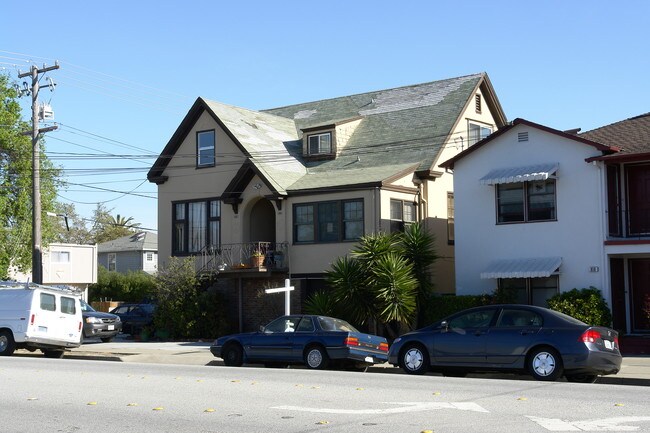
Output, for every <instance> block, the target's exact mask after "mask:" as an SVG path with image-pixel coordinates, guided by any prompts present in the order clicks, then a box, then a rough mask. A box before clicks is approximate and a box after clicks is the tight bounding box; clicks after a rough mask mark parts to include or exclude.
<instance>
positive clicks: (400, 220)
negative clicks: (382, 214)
mask: <svg viewBox="0 0 650 433" xmlns="http://www.w3.org/2000/svg"><path fill="white" fill-rule="evenodd" d="M416 220H417V212H416V206H415V203H413V202H411V201H405V200H396V199H391V200H390V232H391V233H395V232H402V231H404V227H406V225H408V224H411V223H414V222H415V221H416Z"/></svg>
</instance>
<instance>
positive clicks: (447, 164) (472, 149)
mask: <svg viewBox="0 0 650 433" xmlns="http://www.w3.org/2000/svg"><path fill="white" fill-rule="evenodd" d="M518 125H526V126H529V127H531V128H536V129H539V130H541V131H545V132H548V133H550V134H554V135H557V136H560V137H564V138H567V139H569V140H573V141H577V142H579V143H583V144H586V145H589V146H593V147H594V148H596V149H597V150H600V151H601V152H603V153H612V152H617V151H618V149H617V148H616V147H610V146H606V145H604V144H601V143H598V142H595V141H591V140H587V139H586V138H583V137H581V136H578V135H575V134H570V133H568V132H563V131H559V130H557V129H553V128H549V127H548V126H544V125H540V124H539V123H534V122H531V121H529V120H526V119H521V118H516V119H515V120H513V121H512V122H510V124H508V125H507V126H506V127H504V128H501V129H499V130H498V131H496V132H495V133H493V134H490V135H489V136H487V137H486V138H484V139H483V140H481V141H479V142H478V143H476V144H475V145H473V146H471V147H469V148H467V149H465V150H463V151H462V152H460V153H459V154H457V155H456V156H454V157H453V158H450V159H448V160H447V161H445V162H443V163H442V164H440V165H439V167H442V168H446V169H450V170H453V169H454V164H455V163H456V162H458V161H460V160H461V159H463V158H465V157H466V156H467V155H470V154H472V153H473V152H475V151H476V150H478V149H480V148H481V147H483V146H485V145H487V144H489V143H491V142H492V141H494V140H495V139H496V138H498V137H500V136H502V135H504V134H507V133H508V131H510V130H511V129H512V128H514V127H516V126H518Z"/></svg>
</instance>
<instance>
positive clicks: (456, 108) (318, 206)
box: [148, 73, 506, 327]
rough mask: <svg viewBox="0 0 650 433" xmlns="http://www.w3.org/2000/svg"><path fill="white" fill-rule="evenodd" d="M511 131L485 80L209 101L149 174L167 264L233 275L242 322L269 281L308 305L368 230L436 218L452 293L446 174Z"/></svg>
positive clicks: (195, 109) (442, 270)
mask: <svg viewBox="0 0 650 433" xmlns="http://www.w3.org/2000/svg"><path fill="white" fill-rule="evenodd" d="M505 123H506V118H505V115H504V113H503V110H502V108H501V105H500V103H499V101H498V99H497V97H496V94H495V92H494V89H493V88H492V85H491V83H490V80H489V78H488V76H487V75H486V74H485V73H481V74H475V75H469V76H464V77H458V78H451V79H447V80H441V81H435V82H430V83H424V84H418V85H413V86H406V87H400V88H394V89H388V90H380V91H375V92H368V93H363V94H357V95H350V96H344V97H338V98H332V99H327V100H321V101H315V102H308V103H303V104H298V105H292V106H286V107H280V108H275V109H269V110H262V111H256V110H249V109H245V108H240V107H234V106H230V105H226V104H222V103H219V102H214V101H209V100H206V99H203V98H199V99H197V101H196V102H195V103H194V105H193V106H192V107H191V109H190V111H189V112H188V114H187V115H186V117H185V118H184V119H183V121H182V122H181V124H180V126H179V127H178V129H177V130H176V132H175V133H174V135H173V136H172V138H171V139H170V141H169V142H168V143H167V145H166V146H165V148H164V149H163V151H162V153H161V154H160V157H159V158H158V160H157V161H156V162H155V163H154V165H153V167H152V168H151V170H150V171H149V174H148V179H149V181H151V182H155V183H156V184H157V185H158V197H159V200H158V228H159V235H160V236H159V245H158V247H159V255H160V262H161V265H163V266H164V262H165V261H166V258H167V257H170V256H195V257H196V261H197V269H198V270H200V271H202V272H212V273H214V274H216V275H217V278H218V279H219V280H220V284H222V285H223V284H228V283H227V281H230V284H231V286H232V288H233V289H234V290H235V291H236V292H237V293H238V294H237V296H236V297H235V298H234V299H233V301H234V302H237V303H238V305H239V312H240V314H239V319H240V327H242V323H243V322H244V321H246V320H245V319H243V318H242V314H243V313H242V310H244V309H246V308H247V305H248V304H247V303H248V301H247V299H248V298H247V294H246V292H248V291H250V290H251V289H252V288H253V287H260V285H261V284H262V283H261V282H260V281H259V280H260V279H261V278H267V279H269V278H270V279H273V278H274V277H275V279H276V280H277V279H278V278H286V276H287V275H289V276H290V277H291V279H292V284H293V285H294V286H296V288H297V292H298V295H299V296H297V298H298V299H300V297H302V298H304V296H306V295H307V294H309V293H310V292H311V291H312V290H314V289H317V288H320V287H322V286H323V275H324V271H325V270H327V269H329V267H330V264H331V263H332V262H333V261H334V260H335V259H336V258H337V257H339V256H343V255H346V254H347V253H348V252H349V251H350V249H351V248H352V247H353V246H354V245H355V242H356V241H358V239H359V238H360V237H361V236H363V235H364V234H370V233H375V232H379V231H385V232H389V231H394V230H400V229H401V228H403V226H404V224H408V223H410V222H414V221H423V222H424V224H425V225H426V227H427V228H428V229H429V230H430V231H431V232H432V233H433V234H434V235H435V236H436V240H437V242H436V248H437V253H438V255H439V256H440V257H441V259H439V260H438V263H437V264H436V267H435V269H434V270H433V272H434V275H435V285H436V289H437V290H438V291H439V292H441V293H453V292H454V272H453V256H454V252H453V242H454V233H453V206H454V199H453V183H452V176H451V175H448V174H446V173H444V172H443V171H442V170H439V169H437V168H436V167H437V164H438V163H439V161H443V160H445V159H448V158H450V157H452V156H453V155H455V154H457V153H458V152H460V151H461V150H462V149H464V148H467V147H468V146H471V145H472V144H474V143H476V142H478V141H479V140H480V139H481V138H484V137H486V136H487V135H489V134H490V133H492V132H494V131H495V130H497V129H498V128H500V127H501V126H503V125H504V124H505ZM254 252H259V253H261V255H262V256H263V259H261V260H260V261H259V262H254V261H252V257H251V256H252V255H253V253H254ZM249 278H253V279H254V280H252V281H247V279H249ZM280 281H281V280H280ZM292 296H295V295H292Z"/></svg>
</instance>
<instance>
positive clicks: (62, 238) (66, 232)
mask: <svg viewBox="0 0 650 433" xmlns="http://www.w3.org/2000/svg"><path fill="white" fill-rule="evenodd" d="M54 213H56V214H57V215H58V217H56V218H54V221H53V222H54V223H55V224H54V231H55V233H56V235H55V236H56V238H55V239H56V242H62V243H66V244H82V245H83V244H93V243H95V242H94V237H93V234H92V233H91V231H90V230H89V229H88V226H87V224H86V220H85V219H84V218H82V217H81V216H79V214H78V213H77V210H76V209H75V207H74V205H73V204H71V203H57V204H56V208H55V210H54ZM66 219H67V221H66Z"/></svg>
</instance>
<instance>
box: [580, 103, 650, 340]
mask: <svg viewBox="0 0 650 433" xmlns="http://www.w3.org/2000/svg"><path fill="white" fill-rule="evenodd" d="M580 136H581V137H584V138H587V139H589V140H594V141H598V142H601V143H607V144H610V145H614V146H616V147H618V148H619V149H620V152H617V153H614V154H611V155H603V156H599V157H593V158H591V159H589V160H588V162H592V163H594V164H598V165H599V166H600V167H602V170H603V174H604V181H603V183H602V185H603V188H602V193H603V195H604V200H605V201H604V216H605V225H604V228H603V230H604V233H605V242H604V256H605V260H606V261H605V263H606V265H607V270H608V274H609V283H610V290H611V304H610V305H611V307H612V312H613V316H614V326H615V327H616V328H617V329H624V330H627V332H630V333H637V334H638V333H646V334H650V113H646V114H643V115H640V116H636V117H633V118H630V119H626V120H623V121H620V122H616V123H613V124H611V125H606V126H603V127H600V128H597V129H594V130H591V131H587V132H584V133H582V134H580Z"/></svg>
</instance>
